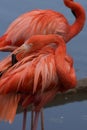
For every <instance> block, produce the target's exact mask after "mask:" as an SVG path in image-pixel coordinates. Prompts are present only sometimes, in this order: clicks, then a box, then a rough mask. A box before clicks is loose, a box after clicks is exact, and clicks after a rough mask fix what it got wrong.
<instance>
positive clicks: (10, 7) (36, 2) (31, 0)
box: [0, 0, 87, 130]
mask: <svg viewBox="0 0 87 130" xmlns="http://www.w3.org/2000/svg"><path fill="white" fill-rule="evenodd" d="M76 1H77V2H79V3H81V4H82V5H83V7H84V8H85V10H86V12H87V1H86V0H76ZM37 8H40V9H53V10H56V11H58V12H61V13H62V14H64V15H65V17H66V18H67V19H68V21H69V22H70V23H72V22H73V21H74V17H73V16H72V14H71V12H70V10H69V9H67V8H66V7H65V6H64V4H63V0H61V1H59V0H0V36H1V35H2V34H3V33H4V32H5V30H6V29H7V27H8V25H9V24H10V23H11V22H12V21H13V20H14V19H15V18H16V17H18V16H19V15H20V14H22V13H25V12H27V11H30V10H33V9H37ZM67 49H68V52H69V54H70V55H72V57H73V58H74V62H75V64H74V65H75V69H76V74H77V79H82V78H84V77H87V21H86V25H85V27H84V29H83V30H82V32H81V33H80V34H79V35H78V36H76V37H75V38H74V39H72V40H71V41H70V42H69V43H68V45H67ZM7 55H8V53H1V52H0V59H2V58H4V57H6V56H7ZM44 116H45V130H47V129H48V130H53V129H55V130H73V129H74V130H77V129H78V130H87V101H83V102H74V103H70V104H67V105H62V106H58V107H51V108H49V109H45V110H44ZM29 117H30V113H29V114H28V121H27V130H29V125H30V119H29ZM21 126H22V114H19V115H17V116H16V118H15V121H14V122H13V124H12V125H9V124H8V123H4V122H1V123H0V130H15V129H16V130H21ZM38 130H40V128H38Z"/></svg>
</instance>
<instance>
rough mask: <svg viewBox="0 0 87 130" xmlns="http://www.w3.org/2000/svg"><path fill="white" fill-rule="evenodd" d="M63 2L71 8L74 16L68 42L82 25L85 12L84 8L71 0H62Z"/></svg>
mask: <svg viewBox="0 0 87 130" xmlns="http://www.w3.org/2000/svg"><path fill="white" fill-rule="evenodd" d="M64 4H65V5H66V6H67V7H68V8H70V9H71V10H72V12H73V13H74V15H75V18H76V20H75V22H74V23H73V24H72V25H71V26H70V33H69V37H68V39H67V42H68V41H69V40H70V39H72V38H73V37H74V36H75V35H77V34H78V33H79V32H80V31H81V30H82V28H83V27H84V24H85V20H86V14H85V10H84V8H83V7H82V6H81V5H80V4H78V3H76V2H74V1H73V0H64Z"/></svg>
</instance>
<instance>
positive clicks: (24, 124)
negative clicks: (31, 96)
mask: <svg viewBox="0 0 87 130" xmlns="http://www.w3.org/2000/svg"><path fill="white" fill-rule="evenodd" d="M26 118H27V109H24V113H23V127H22V130H26Z"/></svg>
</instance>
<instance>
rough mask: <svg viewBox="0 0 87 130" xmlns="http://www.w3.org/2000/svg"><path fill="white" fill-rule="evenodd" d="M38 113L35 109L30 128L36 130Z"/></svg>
mask: <svg viewBox="0 0 87 130" xmlns="http://www.w3.org/2000/svg"><path fill="white" fill-rule="evenodd" d="M39 113H40V112H39V111H36V112H35V116H34V121H33V127H32V130H37V125H38V119H39Z"/></svg>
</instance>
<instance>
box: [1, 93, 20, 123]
mask: <svg viewBox="0 0 87 130" xmlns="http://www.w3.org/2000/svg"><path fill="white" fill-rule="evenodd" d="M19 100H20V95H19V94H7V95H0V120H4V121H9V123H12V122H13V120H14V117H15V114H16V110H17V106H18V103H19Z"/></svg>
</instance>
